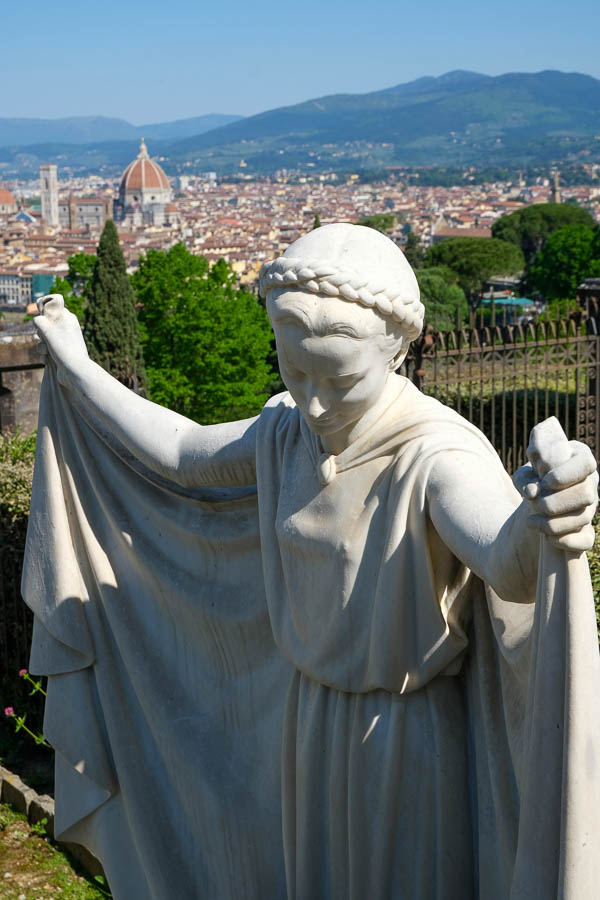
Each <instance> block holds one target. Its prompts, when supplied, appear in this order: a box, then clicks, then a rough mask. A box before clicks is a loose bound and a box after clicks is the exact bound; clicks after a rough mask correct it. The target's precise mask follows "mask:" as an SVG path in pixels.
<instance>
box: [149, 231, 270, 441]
mask: <svg viewBox="0 0 600 900" xmlns="http://www.w3.org/2000/svg"><path fill="white" fill-rule="evenodd" d="M132 280H133V285H134V288H135V291H136V293H137V297H138V301H139V303H140V333H141V336H142V343H143V348H144V357H145V360H146V365H147V371H148V379H149V384H150V394H151V397H152V399H153V400H155V401H156V402H157V403H162V404H164V405H165V406H168V407H170V408H171V409H174V410H176V411H177V412H180V413H182V414H183V415H186V416H188V417H189V418H192V419H195V420H196V421H198V422H202V423H204V424H207V423H211V422H222V421H226V420H227V419H234V418H244V417H247V416H252V415H255V414H256V413H258V412H259V411H260V409H261V407H262V406H263V404H264V402H265V399H266V397H267V396H268V392H269V388H270V386H271V384H272V382H273V381H274V379H275V378H276V375H275V374H274V373H273V372H272V370H271V367H270V366H269V364H268V362H267V360H268V357H269V354H270V351H271V339H272V331H271V326H270V324H269V320H268V318H267V314H266V312H265V310H264V307H263V306H262V305H261V304H260V303H259V301H258V299H257V298H256V297H255V296H254V295H253V294H249V293H247V292H245V291H241V290H237V289H236V287H235V276H234V275H233V273H232V271H231V268H230V266H229V265H228V264H227V263H226V262H224V261H223V260H219V262H217V263H216V264H215V265H214V266H213V267H212V269H211V268H209V265H208V262H207V260H206V259H204V257H201V256H194V255H193V254H192V253H190V252H189V251H188V250H187V249H186V248H185V247H184V245H183V244H176V245H175V246H174V247H172V248H171V249H170V250H169V251H168V252H163V251H157V250H150V251H149V252H148V253H147V255H146V256H145V257H142V259H141V260H140V266H139V269H138V270H137V272H135V273H134V275H133V279H132Z"/></svg>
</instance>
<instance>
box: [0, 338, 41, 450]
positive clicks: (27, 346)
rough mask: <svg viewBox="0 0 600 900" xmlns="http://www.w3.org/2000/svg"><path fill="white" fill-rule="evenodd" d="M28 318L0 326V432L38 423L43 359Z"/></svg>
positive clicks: (30, 427) (31, 428)
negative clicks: (15, 323)
mask: <svg viewBox="0 0 600 900" xmlns="http://www.w3.org/2000/svg"><path fill="white" fill-rule="evenodd" d="M37 344H38V340H37V338H36V335H35V330H34V328H33V325H32V324H31V322H26V323H25V324H23V325H7V326H5V328H3V329H2V330H0V433H2V434H8V433H10V432H14V431H16V430H20V431H21V432H23V433H25V434H26V433H28V432H31V431H34V430H35V428H36V427H37V416H38V407H39V402H40V386H41V383H42V375H43V373H44V363H43V360H42V357H41V356H40V355H39V353H38V351H37Z"/></svg>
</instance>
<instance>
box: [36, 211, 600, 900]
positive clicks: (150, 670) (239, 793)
mask: <svg viewBox="0 0 600 900" xmlns="http://www.w3.org/2000/svg"><path fill="white" fill-rule="evenodd" d="M261 284H262V288H263V291H264V292H265V294H266V296H267V309H268V312H269V315H270V318H271V321H272V323H273V327H274V330H275V335H276V339H277V347H278V353H279V360H280V367H281V373H282V377H283V380H284V382H285V384H286V386H287V388H288V391H289V393H285V394H283V395H280V396H279V397H275V398H273V399H272V400H270V401H269V403H267V405H266V406H265V409H264V410H263V412H262V413H261V415H260V416H258V417H256V418H254V419H249V420H245V421H243V422H233V423H227V424H223V425H215V426H206V427H202V426H199V425H197V424H196V423H193V422H190V421H188V420H186V419H185V418H183V417H181V416H179V415H177V414H175V413H173V412H170V411H169V410H166V409H163V408H161V407H158V406H156V405H154V404H152V403H149V402H148V401H146V400H144V399H142V398H140V397H138V396H136V395H134V394H132V393H131V392H129V391H128V390H127V389H126V388H124V387H123V386H122V385H120V384H119V383H118V382H116V381H114V380H113V379H112V378H111V377H110V376H109V375H107V373H106V372H104V371H103V370H102V369H100V368H99V367H98V366H96V365H95V364H94V363H92V362H91V361H90V360H89V358H88V356H87V352H86V349H85V345H84V343H83V339H82V337H81V333H80V330H79V326H78V324H77V320H76V319H75V317H74V316H71V315H70V314H69V313H67V312H66V311H64V310H63V309H62V304H61V301H60V299H58V298H56V297H55V298H47V299H46V301H45V302H44V304H43V315H42V316H40V317H39V318H38V319H36V324H37V326H38V329H39V331H40V334H41V336H42V338H43V341H44V343H45V346H46V347H47V348H48V351H49V354H50V360H51V362H50V365H49V367H48V372H47V378H46V385H45V392H44V402H43V406H42V412H41V429H40V441H39V450H38V460H37V467H36V482H35V489H34V499H33V503H32V516H31V528H30V536H29V546H28V560H27V566H26V573H25V578H24V596H25V598H26V600H27V602H28V603H30V605H32V606H33V608H34V610H35V612H36V616H37V624H36V638H35V641H34V649H33V658H32V670H33V671H36V670H37V671H40V672H44V673H47V674H50V675H51V676H52V677H51V679H50V690H49V701H48V715H47V724H46V732H47V734H48V736H49V738H50V739H51V740H52V741H53V742H54V743H55V744H56V746H57V748H58V760H59V762H58V767H59V772H58V774H59V784H58V787H57V790H58V795H57V822H58V817H59V807H60V804H61V803H62V804H63V809H64V814H63V820H62V821H63V830H64V832H65V836H66V837H68V839H69V840H77V839H78V837H79V839H80V840H81V841H82V842H83V843H86V844H87V845H89V846H90V849H92V850H93V852H95V853H96V854H97V855H98V856H99V857H100V858H101V859H102V860H103V862H104V864H105V866H106V868H107V872H108V875H109V880H110V882H111V885H112V886H113V891H114V893H115V896H116V897H117V898H118V900H120V898H126V897H127V898H129V897H134V898H135V897H140V898H145V897H152V898H160V900H167V898H169V897H172V896H174V893H173V892H174V891H175V892H176V895H177V896H199V897H200V896H207V897H208V896H210V897H222V898H230V897H244V898H246V897H257V898H258V897H265V896H282V895H284V894H285V895H287V896H288V897H289V898H298V900H305V898H311V900H313V898H320V897H322V898H337V897H344V898H364V897H365V896H368V897H370V898H382V900H383V898H389V897H401V898H414V900H424V898H437V900H455V898H457V897H461V900H462V898H468V897H475V896H481V897H486V898H491V900H495V898H498V900H500V898H502V900H504V898H506V897H509V896H510V897H511V898H513V900H517V898H519V900H520V898H526V897H534V896H535V897H541V896H543V897H554V896H556V897H568V898H571V900H580V898H584V900H587V898H592V897H595V896H596V885H597V883H598V881H599V880H600V845H599V821H598V810H599V809H600V721H599V719H600V716H599V708H598V706H599V698H600V693H599V692H598V688H599V687H600V684H599V671H598V649H597V640H596V636H595V619H594V610H593V603H592V596H591V588H590V584H589V574H588V571H587V562H586V559H585V554H584V553H583V552H582V551H585V550H586V549H587V548H589V547H590V546H591V544H592V542H593V529H592V526H591V524H590V523H591V519H592V516H593V512H594V509H595V504H596V492H597V481H598V480H597V475H596V465H595V461H594V459H593V457H592V455H591V453H590V451H589V449H588V448H587V447H585V446H584V445H581V444H577V443H576V442H571V443H568V442H566V439H565V438H564V435H562V432H560V427H559V426H558V423H556V422H552V421H549V422H548V423H545V424H544V425H543V426H540V427H539V428H538V429H534V432H533V435H532V442H531V446H530V459H531V461H532V463H533V465H528V466H526V467H523V469H521V470H519V472H518V473H517V474H516V476H515V480H514V484H512V483H511V481H510V479H509V478H508V476H507V475H506V474H505V472H504V470H503V469H502V466H501V465H500V463H499V461H498V458H497V455H496V454H495V452H494V451H493V449H492V448H491V447H490V445H489V444H488V442H487V441H486V439H485V438H484V437H483V435H481V434H480V433H479V432H478V431H477V429H476V428H474V427H473V426H471V425H469V424H468V423H466V422H465V421H464V420H463V419H461V418H460V417H459V416H457V415H456V414H455V413H453V412H452V411H451V410H448V409H446V408H445V407H443V406H442V405H441V404H439V403H438V402H437V401H435V400H433V399H431V398H427V397H425V396H423V395H422V394H420V393H419V392H418V391H417V390H416V389H415V388H414V387H413V386H412V384H410V383H409V382H407V381H406V380H405V379H404V378H402V377H400V376H398V375H396V374H395V369H396V368H397V367H398V365H399V362H400V361H401V359H402V358H403V356H404V354H405V353H406V351H407V349H408V343H409V341H410V340H411V339H412V338H413V337H414V336H415V335H416V334H418V331H419V329H420V321H421V317H422V307H421V305H420V302H419V298H418V287H417V284H416V279H415V278H414V275H413V273H412V271H411V270H410V267H409V266H408V263H407V262H406V260H405V259H404V257H403V255H402V253H401V252H400V251H399V250H398V248H397V247H396V246H395V245H394V244H393V243H392V242H391V241H389V240H388V239H387V238H385V237H384V236H383V235H381V234H379V233H378V232H375V231H372V230H370V229H366V228H361V227H360V226H351V225H330V226H324V227H322V228H320V229H316V230H315V231H313V232H311V233H310V234H308V235H306V236H305V237H303V238H301V239H300V240H299V241H297V242H295V244H293V245H292V246H291V247H290V248H289V249H288V250H287V251H286V253H285V254H284V256H283V257H282V258H281V259H279V260H275V261H274V262H273V263H270V264H267V265H266V266H265V267H263V270H262V273H261ZM254 485H256V487H253V486H254ZM67 710H68V711H67ZM148 782H151V784H152V794H151V796H150V797H149V796H147V785H148ZM145 790H146V795H144V791H145ZM161 816H162V818H161ZM157 822H158V824H156V823H157ZM161 822H162V825H161V824H160V823H161ZM215 822H218V823H219V826H218V827H217V828H215ZM150 823H154V824H150ZM59 828H60V825H59ZM169 860H171V862H173V861H174V862H173V864H172V865H170V866H169ZM165 870H166V871H168V878H167V877H166V876H165V874H164V871H165ZM132 873H133V874H132ZM161 873H163V874H161Z"/></svg>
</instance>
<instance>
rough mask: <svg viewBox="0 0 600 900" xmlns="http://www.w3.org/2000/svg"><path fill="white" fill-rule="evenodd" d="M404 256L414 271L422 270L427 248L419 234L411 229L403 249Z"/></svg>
mask: <svg viewBox="0 0 600 900" xmlns="http://www.w3.org/2000/svg"><path fill="white" fill-rule="evenodd" d="M402 250H403V251H404V255H405V257H406V258H407V260H408V262H409V263H410V264H411V266H412V267H413V269H420V268H421V267H422V266H423V260H424V259H425V247H424V246H423V244H422V242H421V239H420V238H419V235H418V234H415V232H414V231H413V230H412V229H411V230H410V231H408V232H407V234H406V243H405V244H404V247H403V248H402Z"/></svg>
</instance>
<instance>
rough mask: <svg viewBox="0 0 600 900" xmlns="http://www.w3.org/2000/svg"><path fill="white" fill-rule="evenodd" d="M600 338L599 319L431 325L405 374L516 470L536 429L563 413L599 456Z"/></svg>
mask: <svg viewBox="0 0 600 900" xmlns="http://www.w3.org/2000/svg"><path fill="white" fill-rule="evenodd" d="M599 367H600V336H599V335H598V329H597V323H596V320H595V319H592V318H588V319H583V320H582V319H579V320H577V319H575V318H567V319H561V320H557V321H550V322H536V323H534V322H528V323H525V324H512V325H508V324H507V325H496V326H487V327H480V328H469V329H456V330H453V331H438V330H436V329H435V328H434V327H432V326H428V327H427V328H426V329H425V331H424V333H423V334H422V336H421V337H420V338H419V340H418V341H416V342H415V343H414V344H413V345H412V348H411V353H410V354H409V357H408V359H407V361H406V363H405V367H404V373H405V374H406V375H407V376H408V377H409V378H411V379H412V380H413V381H414V383H415V384H416V385H417V386H418V387H419V388H420V389H421V390H422V391H424V392H425V393H426V394H431V395H433V396H435V397H437V398H438V399H439V400H441V401H442V402H443V403H445V404H447V405H449V406H452V407H453V408H454V409H456V411H457V412H459V413H460V414H461V415H463V416H464V417H465V418H466V419H468V420H469V421H471V422H473V424H474V425H476V426H477V427H478V428H480V429H481V430H482V431H483V432H484V433H485V434H486V436H487V437H488V438H489V440H490V441H491V443H492V444H493V445H494V447H495V448H496V450H497V451H498V454H499V455H500V457H501V459H502V462H503V463H504V465H505V467H506V468H507V469H508V470H509V471H514V469H516V468H518V467H519V466H520V465H523V463H525V462H526V461H527V458H526V449H527V444H528V441H529V432H530V431H531V428H532V427H533V425H535V423H536V422H539V421H541V420H542V419H546V418H548V416H556V418H557V419H558V420H559V421H560V423H561V425H562V426H563V428H564V430H565V433H566V434H567V436H568V437H569V438H570V439H574V440H580V441H584V442H585V443H587V444H588V445H589V446H590V447H591V448H592V451H593V453H594V455H595V456H596V458H598V455H599V451H600V431H599V426H600V422H599V417H598V410H599V409H600V393H599V389H600V371H599Z"/></svg>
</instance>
